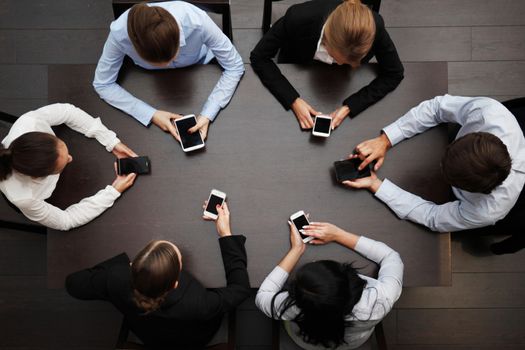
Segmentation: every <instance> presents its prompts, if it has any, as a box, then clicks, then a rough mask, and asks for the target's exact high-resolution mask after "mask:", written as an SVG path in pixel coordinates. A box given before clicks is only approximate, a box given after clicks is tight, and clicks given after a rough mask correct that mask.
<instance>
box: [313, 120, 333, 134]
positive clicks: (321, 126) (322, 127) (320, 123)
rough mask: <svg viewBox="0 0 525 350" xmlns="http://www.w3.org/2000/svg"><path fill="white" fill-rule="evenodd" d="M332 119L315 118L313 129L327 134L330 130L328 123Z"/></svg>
mask: <svg viewBox="0 0 525 350" xmlns="http://www.w3.org/2000/svg"><path fill="white" fill-rule="evenodd" d="M331 122H332V120H331V119H328V118H319V117H317V118H315V127H314V131H316V132H320V133H323V134H328V133H329V132H330V124H331Z"/></svg>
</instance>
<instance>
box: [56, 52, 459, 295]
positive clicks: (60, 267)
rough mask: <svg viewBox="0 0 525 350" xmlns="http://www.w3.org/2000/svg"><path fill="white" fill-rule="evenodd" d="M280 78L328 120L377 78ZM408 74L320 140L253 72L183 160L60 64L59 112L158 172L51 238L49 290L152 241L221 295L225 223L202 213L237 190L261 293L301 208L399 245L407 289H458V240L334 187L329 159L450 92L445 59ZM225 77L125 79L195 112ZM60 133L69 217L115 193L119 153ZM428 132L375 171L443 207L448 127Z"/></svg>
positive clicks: (336, 252) (88, 76) (311, 73)
mask: <svg viewBox="0 0 525 350" xmlns="http://www.w3.org/2000/svg"><path fill="white" fill-rule="evenodd" d="M280 68H281V70H282V71H283V73H284V74H285V75H286V76H287V77H288V78H289V80H290V81H291V83H292V84H293V85H294V86H295V87H296V89H297V90H298V91H299V92H300V93H301V95H302V97H303V98H304V99H305V100H306V101H309V102H310V103H311V104H312V106H314V107H315V108H317V110H319V111H323V112H326V113H329V112H331V111H332V110H334V109H335V108H336V107H338V106H340V104H341V101H342V100H343V99H344V98H345V97H346V96H347V95H348V94H349V93H350V92H353V91H357V90H358V89H359V88H361V87H362V86H364V85H365V84H367V83H368V82H369V81H371V80H372V79H373V78H374V77H375V72H374V68H375V67H374V66H373V65H365V66H363V67H361V68H360V69H358V70H357V71H351V70H350V69H349V68H348V67H329V66H326V65H312V66H308V67H307V66H295V65H281V66H280ZM405 68H406V71H405V79H404V80H403V82H402V83H401V85H400V86H399V87H398V88H397V89H396V90H395V91H394V92H392V93H391V94H389V95H388V96H386V97H385V98H384V99H383V100H382V101H380V102H379V103H377V104H376V105H374V106H372V107H370V108H369V109H368V110H366V111H365V112H363V113H361V114H360V115H359V116H358V117H357V118H355V119H353V120H348V119H347V120H345V121H344V122H343V124H342V125H341V126H340V127H339V128H338V129H337V130H336V131H335V132H333V134H332V136H331V137H330V138H328V139H326V140H324V139H319V138H315V137H313V136H311V132H308V131H301V130H300V129H299V125H298V123H297V121H296V119H295V117H294V115H293V113H292V112H290V111H289V112H287V111H285V110H284V109H283V108H282V107H281V105H280V104H279V103H278V102H277V101H276V100H275V99H274V98H273V96H272V95H271V94H270V93H269V92H268V91H267V90H266V88H265V87H264V86H263V85H262V84H261V83H260V81H259V79H258V78H257V76H256V75H255V74H254V72H253V71H252V69H251V67H250V66H249V65H248V66H246V73H245V75H244V77H243V79H242V81H241V83H240V85H239V87H238V89H237V91H236V93H235V95H234V97H233V99H232V101H231V102H230V104H229V105H228V106H227V108H226V109H224V110H223V111H222V112H221V113H220V114H219V116H218V118H217V119H216V121H215V122H214V123H213V124H212V125H211V126H210V130H209V137H208V140H207V143H206V149H205V150H204V151H199V152H195V153H193V154H191V153H190V154H186V153H184V152H183V151H182V149H181V147H180V145H179V143H178V142H177V141H176V140H174V139H173V138H172V137H171V136H170V135H168V134H165V133H164V132H162V131H161V130H160V129H159V128H157V127H156V126H151V127H149V128H145V127H143V126H142V125H141V124H139V123H138V122H137V121H135V120H134V119H133V118H131V117H129V116H127V115H125V114H124V113H123V112H121V111H119V110H116V109H114V108H113V107H111V106H109V105H108V104H106V103H105V102H104V101H102V100H100V99H99V98H98V95H97V94H96V93H95V91H94V90H93V88H92V86H91V81H92V79H93V74H94V69H95V67H94V66H92V65H56V66H50V68H49V82H50V86H49V100H50V102H69V103H72V104H75V105H76V106H78V107H80V108H82V109H84V110H85V111H87V112H88V113H90V114H91V115H93V116H95V117H101V118H102V121H103V123H104V124H105V125H106V126H107V127H108V128H110V129H112V130H114V131H115V132H116V133H117V134H118V136H119V137H120V138H121V140H122V141H123V142H124V143H126V144H127V145H128V146H130V147H131V148H132V149H133V150H134V151H135V152H137V153H139V154H142V155H148V156H149V157H150V159H151V163H152V174H151V175H149V176H141V177H140V178H138V179H137V181H136V182H135V185H134V186H133V187H132V188H130V189H129V190H128V191H127V192H125V193H124V194H123V196H121V197H120V198H119V199H118V200H117V201H116V202H115V205H114V206H113V207H112V208H110V209H109V210H107V211H106V212H105V213H104V214H102V215H101V216H100V217H98V218H97V219H95V220H94V221H92V222H91V223H89V224H87V225H85V226H83V227H80V228H77V229H74V230H71V231H69V232H59V231H53V230H50V232H49V234H48V285H49V286H50V287H60V286H63V283H64V278H65V276H66V275H67V274H68V273H70V272H73V271H76V270H78V269H81V268H85V267H89V266H91V265H93V264H96V263H98V262H100V261H102V260H104V259H106V258H109V257H111V256H113V255H116V254H118V253H121V252H123V251H125V252H127V253H128V255H129V256H130V257H133V256H134V255H135V254H136V253H137V252H138V251H139V250H140V249H142V248H143V247H144V246H145V245H146V244H147V243H148V242H149V241H150V240H153V239H166V240H170V241H173V242H174V243H175V244H177V245H178V246H179V247H180V249H181V251H182V254H183V260H184V266H185V268H187V269H188V270H189V271H191V272H193V273H194V274H195V275H196V276H197V278H198V279H199V280H201V281H202V282H203V284H204V285H205V286H208V287H216V286H221V285H224V284H225V278H224V272H223V267H222V262H221V257H220V251H219V245H218V243H217V234H216V231H215V225H214V224H213V223H210V222H205V221H203V220H202V219H201V215H202V208H201V205H202V203H203V201H204V200H205V199H207V197H208V194H209V192H210V190H211V189H212V188H216V189H219V190H222V191H224V192H226V193H227V194H228V203H229V206H230V211H231V221H232V229H233V232H234V233H235V234H244V235H245V236H246V237H247V242H246V248H247V251H248V259H249V262H248V269H249V274H250V280H251V284H252V286H253V287H257V286H259V285H260V283H261V282H262V281H263V279H264V277H265V276H266V275H267V274H268V273H269V272H270V271H271V270H272V269H273V267H274V266H275V265H276V264H277V263H278V262H279V260H280V259H281V258H282V257H283V255H284V254H285V253H286V252H287V250H288V248H289V230H288V224H287V219H288V217H289V216H290V214H292V213H294V212H295V211H297V210H305V211H306V212H309V213H311V219H312V220H314V221H326V222H331V223H334V224H336V225H338V226H340V227H341V228H343V229H345V230H348V231H351V232H354V233H357V234H362V235H366V236H367V237H370V238H373V239H377V240H380V241H383V242H385V243H386V244H388V245H390V246H391V247H392V248H394V249H395V250H397V251H398V252H399V253H400V254H401V257H402V258H403V261H404V263H405V278H404V282H405V286H434V285H448V284H450V278H451V270H450V269H451V268H450V235H449V234H448V233H441V234H437V233H432V232H430V231H429V230H427V229H426V228H424V227H422V226H419V225H416V224H413V223H411V222H408V221H403V220H399V219H398V218H397V217H396V216H395V215H394V213H393V212H391V211H390V210H389V209H388V207H387V206H385V205H384V204H383V203H382V202H381V201H379V200H377V199H376V198H374V196H373V195H372V194H370V193H369V192H367V191H365V190H361V191H356V190H351V189H347V188H345V187H343V186H341V185H338V184H337V183H336V182H335V180H334V176H333V172H332V164H333V162H334V161H335V160H339V159H341V158H344V157H345V156H346V155H347V154H349V153H350V152H351V151H352V149H353V148H354V146H355V145H357V144H358V143H359V142H361V141H363V140H365V139H369V138H372V137H375V136H377V135H378V134H379V132H380V130H381V128H382V127H383V126H385V125H387V124H388V123H390V122H393V121H394V120H396V119H397V118H398V117H399V116H401V115H402V114H404V113H405V112H406V111H408V110H409V109H410V108H411V107H413V106H415V105H416V104H418V103H419V102H421V101H423V100H426V99H429V98H432V97H434V96H436V95H440V94H444V93H446V91H447V66H446V63H440V62H433V63H407V64H406V65H405ZM219 75H220V69H219V67H218V66H215V65H209V66H198V67H191V68H185V69H177V70H169V71H145V70H142V69H140V68H135V67H128V68H127V69H126V70H125V71H124V73H122V74H121V77H120V80H121V84H122V85H123V86H124V87H125V88H126V89H127V90H128V91H130V92H131V93H133V94H134V95H136V96H137V97H139V98H141V99H143V100H144V101H147V102H148V103H150V104H152V105H153V106H154V107H156V108H159V109H163V110H168V111H172V112H175V113H181V114H190V113H195V114H198V113H199V111H200V109H201V106H202V104H203V103H204V101H205V100H206V97H207V96H208V94H209V93H210V91H211V90H212V88H213V86H214V85H215V83H216V81H217V80H218V77H219ZM57 134H58V136H59V137H61V138H63V139H64V140H65V141H66V143H67V144H68V147H69V148H70V152H71V154H72V155H73V157H74V161H73V162H72V163H71V164H69V165H68V166H67V167H66V169H65V171H64V172H63V174H62V176H61V178H60V181H59V183H58V186H57V189H56V190H55V193H54V196H53V197H52V198H51V202H52V203H54V204H56V205H58V206H59V207H62V208H65V207H66V206H68V205H70V204H73V203H76V202H78V201H79V200H81V199H82V198H84V197H86V196H90V195H92V194H94V193H96V192H97V191H98V190H99V189H101V188H103V187H104V186H106V185H108V184H111V182H112V181H113V179H114V171H113V161H114V157H113V156H112V154H110V153H108V152H106V151H105V149H104V148H103V147H102V146H101V145H100V144H98V142H96V141H95V140H92V139H91V140H90V139H87V138H85V137H83V136H82V135H78V134H76V133H75V132H74V131H71V130H69V129H67V128H66V127H60V128H58V130H57ZM423 135H424V136H417V137H414V138H412V139H410V140H407V141H405V142H403V143H401V144H400V145H398V146H396V147H395V148H393V149H392V150H390V151H389V153H388V156H387V159H386V162H385V164H384V165H383V167H382V168H381V169H380V171H379V173H378V175H379V176H380V177H381V178H384V177H387V178H389V179H390V180H392V181H394V182H395V183H396V184H398V185H400V186H401V187H403V188H405V189H407V190H409V191H412V192H414V193H416V194H419V195H421V196H423V197H425V198H428V199H431V200H434V201H436V202H444V201H446V200H447V199H448V195H449V189H448V187H447V186H446V185H445V184H444V183H443V182H442V180H441V178H440V171H439V161H440V158H441V156H442V154H443V151H444V148H445V146H446V144H447V133H446V127H438V128H434V129H433V130H431V131H428V132H426V133H424V134H423ZM320 259H335V260H338V261H356V262H357V265H358V266H365V265H367V261H366V260H365V259H363V258H362V257H360V256H359V255H358V254H356V253H354V252H353V251H351V250H348V249H346V248H343V247H341V246H339V245H337V244H329V245H325V246H309V247H308V249H307V252H306V253H305V255H304V256H303V258H302V260H301V263H305V262H308V261H312V260H320ZM369 265H370V264H369Z"/></svg>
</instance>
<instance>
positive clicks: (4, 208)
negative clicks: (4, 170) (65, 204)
mask: <svg viewBox="0 0 525 350" xmlns="http://www.w3.org/2000/svg"><path fill="white" fill-rule="evenodd" d="M16 119H17V118H16V117H15V116H13V115H11V114H8V113H5V112H0V135H2V136H1V139H3V138H4V137H5V135H7V134H8V132H9V129H10V128H11V126H12V125H13V123H14V122H15V121H16ZM0 228H6V229H11V230H19V231H25V232H33V233H39V234H46V233H47V229H46V228H45V227H44V226H41V225H38V224H35V223H33V222H32V221H30V220H29V219H27V218H26V217H25V216H24V215H23V214H22V212H21V211H20V209H18V208H17V207H16V206H15V205H13V203H11V202H9V201H8V200H7V198H6V197H5V196H4V194H3V193H2V199H0Z"/></svg>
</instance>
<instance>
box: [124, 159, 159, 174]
mask: <svg viewBox="0 0 525 350" xmlns="http://www.w3.org/2000/svg"><path fill="white" fill-rule="evenodd" d="M150 166H151V164H150V161H149V158H148V157H131V158H119V159H117V174H119V175H126V174H131V173H136V174H139V175H143V174H149V173H150V172H151V167H150Z"/></svg>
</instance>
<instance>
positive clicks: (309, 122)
mask: <svg viewBox="0 0 525 350" xmlns="http://www.w3.org/2000/svg"><path fill="white" fill-rule="evenodd" d="M306 125H307V126H308V128H309V129H311V128H313V127H314V120H313V119H312V117H311V116H308V117H306Z"/></svg>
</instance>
